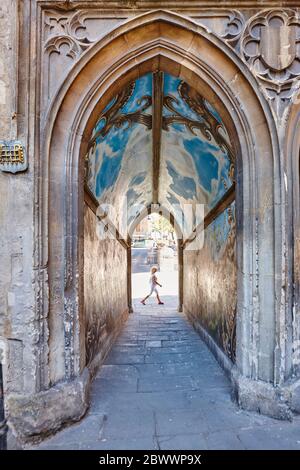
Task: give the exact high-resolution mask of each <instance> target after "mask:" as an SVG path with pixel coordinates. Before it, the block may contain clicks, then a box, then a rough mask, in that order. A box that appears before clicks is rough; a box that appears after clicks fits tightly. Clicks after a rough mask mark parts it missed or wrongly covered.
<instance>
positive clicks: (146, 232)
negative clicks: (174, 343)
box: [131, 213, 179, 306]
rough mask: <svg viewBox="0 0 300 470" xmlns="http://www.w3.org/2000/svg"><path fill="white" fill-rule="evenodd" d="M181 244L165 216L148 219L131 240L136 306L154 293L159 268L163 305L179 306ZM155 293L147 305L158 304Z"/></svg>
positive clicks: (141, 222) (136, 230)
mask: <svg viewBox="0 0 300 470" xmlns="http://www.w3.org/2000/svg"><path fill="white" fill-rule="evenodd" d="M178 264H179V263H178V241H177V235H176V232H175V229H174V226H172V224H171V223H170V221H169V220H167V218H165V217H164V216H162V215H160V214H158V213H153V214H149V215H147V216H146V217H145V218H144V219H143V220H142V221H140V222H139V223H138V224H137V226H136V227H135V230H134V233H133V236H132V237H131V285H132V302H133V305H135V304H137V303H138V302H140V301H141V299H143V298H144V297H145V296H146V295H148V294H149V292H150V290H151V289H150V287H151V286H150V277H151V275H150V271H151V269H152V268H154V267H155V268H157V278H158V282H159V283H161V285H162V287H161V288H160V287H159V286H158V293H159V296H160V298H161V300H162V301H163V302H165V303H166V304H169V305H172V306H173V305H176V306H177V305H178V293H179V268H178ZM156 300H157V299H156V296H155V292H153V293H152V295H151V296H150V298H149V299H148V300H147V303H149V304H153V303H154V302H156Z"/></svg>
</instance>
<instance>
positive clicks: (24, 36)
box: [0, 0, 300, 446]
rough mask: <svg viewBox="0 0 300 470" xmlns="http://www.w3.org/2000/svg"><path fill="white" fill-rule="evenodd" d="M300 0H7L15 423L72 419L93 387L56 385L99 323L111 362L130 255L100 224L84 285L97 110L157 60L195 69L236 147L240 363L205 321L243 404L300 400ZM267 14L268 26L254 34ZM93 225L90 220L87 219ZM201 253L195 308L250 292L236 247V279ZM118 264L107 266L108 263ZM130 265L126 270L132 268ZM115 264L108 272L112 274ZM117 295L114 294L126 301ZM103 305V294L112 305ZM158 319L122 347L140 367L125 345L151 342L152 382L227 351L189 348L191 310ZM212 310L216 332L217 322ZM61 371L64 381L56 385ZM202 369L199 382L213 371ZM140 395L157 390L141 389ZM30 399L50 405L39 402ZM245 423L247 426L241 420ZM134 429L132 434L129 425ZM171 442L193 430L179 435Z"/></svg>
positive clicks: (10, 372)
mask: <svg viewBox="0 0 300 470" xmlns="http://www.w3.org/2000/svg"><path fill="white" fill-rule="evenodd" d="M283 3H284V6H283ZM296 3H297V2H295V1H292V0H287V1H285V2H281V1H271V0H270V1H267V2H263V5H262V2H256V1H254V0H249V1H248V3H247V5H248V7H247V8H246V7H245V5H244V2H242V1H241V2H238V1H231V0H226V1H224V2H222V8H220V2H218V1H217V0H216V1H215V0H212V1H210V2H209V7H208V6H207V5H208V4H207V2H202V0H199V2H197V5H195V2H189V1H187V2H183V3H182V4H180V5H175V3H174V2H171V1H170V0H161V1H158V2H154V1H151V0H147V1H146V0H145V1H143V0H141V1H136V2H131V1H128V2H122V5H121V6H122V8H121V9H118V12H117V13H116V11H114V9H115V8H116V3H115V2H110V1H105V2H104V1H101V0H99V1H98V0H93V1H92V2H90V1H88V0H87V1H86V2H85V1H84V0H82V1H81V2H76V1H70V2H65V1H63V0H61V1H60V0H57V1H49V0H39V1H37V0H30V1H23V2H17V1H16V0H13V1H12V0H2V1H1V6H0V65H1V67H0V117H1V128H0V138H1V139H4V140H11V139H18V140H20V141H21V142H22V143H23V144H24V145H25V146H26V152H27V154H28V157H29V167H28V170H27V171H26V172H24V173H20V174H16V175H10V174H3V173H0V188H1V205H0V220H1V223H0V232H1V234H0V257H1V266H0V339H1V350H2V349H3V351H1V355H2V358H1V361H2V362H3V365H4V379H5V398H6V406H7V411H8V414H9V415H10V416H11V417H12V422H13V421H14V420H15V421H14V422H15V430H16V432H17V429H19V430H20V433H23V432H24V433H25V434H24V436H25V437H26V438H27V436H29V435H30V433H32V434H34V433H35V434H38V432H42V433H44V432H46V431H45V430H44V428H45V427H46V426H47V425H49V430H50V429H57V428H58V427H59V426H60V425H61V423H62V422H64V421H68V420H69V418H70V419H72V416H77V417H78V416H79V415H80V413H81V412H83V407H81V408H80V406H79V405H78V406H79V408H78V410H79V411H78V413H79V414H78V413H77V411H75V410H74V408H72V406H71V404H70V408H66V409H63V407H61V408H59V404H57V405H56V404H55V403H54V398H53V396H56V395H57V393H58V392H57V390H60V392H61V393H62V394H63V396H73V395H72V391H71V388H68V385H66V389H65V391H64V390H63V384H68V383H69V382H68V380H69V379H70V378H71V377H79V376H80V373H81V371H82V370H83V368H84V366H85V365H86V331H85V330H86V328H85V327H86V326H87V329H88V331H89V332H92V336H93V338H94V339H95V341H93V345H91V342H90V344H89V347H88V348H87V349H88V350H89V360H91V362H90V368H91V369H93V370H96V367H97V365H98V364H99V363H100V362H101V361H103V358H104V356H105V354H106V353H107V351H108V350H109V347H110V346H111V342H112V340H113V339H114V338H115V334H117V332H118V331H119V330H120V328H121V325H122V322H123V321H124V320H125V318H126V315H127V311H126V309H127V307H128V305H127V299H126V292H125V284H124V282H123V281H124V279H125V277H124V276H125V271H126V267H125V262H124V253H123V254H121V248H120V247H119V246H118V245H117V243H118V242H112V245H113V246H111V248H108V246H107V245H105V244H103V246H102V247H101V246H97V247H96V245H95V244H94V241H92V240H91V239H89V238H88V236H87V237H86V240H85V243H86V244H87V245H88V247H87V250H88V252H89V255H90V258H89V259H87V261H88V263H89V264H88V265H89V269H90V279H89V282H90V287H91V289H89V286H88V284H86V285H84V240H83V238H84V237H83V235H84V227H83V225H84V202H83V201H84V194H83V192H84V190H83V160H84V155H85V154H86V147H87V142H88V140H89V137H90V133H91V130H92V129H93V128H94V126H95V122H96V120H97V116H98V115H99V114H98V112H99V110H101V109H103V106H105V105H106V104H107V103H108V102H109V100H110V99H111V98H112V97H113V96H115V95H116V94H117V93H119V92H120V90H122V89H123V87H124V86H126V85H128V81H130V80H135V79H137V77H141V76H143V75H144V74H145V73H148V72H150V71H153V70H162V71H164V72H167V73H172V74H174V75H175V76H176V77H180V78H181V79H182V80H185V81H186V82H187V83H191V84H192V85H193V87H194V88H195V90H196V91H197V92H199V93H201V95H202V96H205V98H206V99H207V100H208V101H209V102H211V103H212V104H213V106H215V108H216V110H217V111H218V113H219V114H220V116H221V119H222V121H224V122H225V123H226V126H227V128H228V132H229V134H230V140H231V141H232V144H233V146H234V148H235V152H236V156H237V166H236V175H235V176H236V194H237V197H236V211H237V212H236V214H237V217H236V247H237V251H236V254H237V259H236V260H235V261H236V266H237V268H238V269H237V273H236V274H237V315H236V319H237V335H236V336H237V348H236V369H234V370H231V369H230V364H229V362H228V360H227V359H226V357H225V356H224V355H222V354H221V353H220V352H219V351H218V348H217V346H216V344H215V343H214V342H213V341H212V340H211V338H208V335H207V333H206V336H205V335H204V333H203V332H202V333H203V335H202V336H203V337H204V336H205V338H206V340H207V342H208V343H209V344H210V346H211V347H212V349H213V350H214V352H215V354H216V355H217V357H218V359H219V362H220V363H222V364H223V366H224V367H225V368H226V369H227V371H228V372H229V373H232V381H233V383H234V384H235V391H236V393H237V395H238V397H237V398H238V400H239V402H240V404H241V406H243V407H245V408H248V409H252V410H260V412H261V413H267V414H269V415H274V416H276V417H279V418H289V417H290V410H293V411H295V412H299V411H300V405H299V401H300V400H299V384H298V382H299V374H300V366H299V364H300V341H299V338H300V307H299V306H300V274H299V264H300V263H299V256H300V249H299V247H300V243H299V240H300V236H299V234H300V216H299V214H300V207H299V200H300V198H299V187H300V185H299V148H300V137H299V136H300V105H299V103H300V100H299V84H300V80H299V78H300V72H299V51H298V49H297V42H299V6H298V5H296ZM50 4H51V6H52V7H51V8H49V5H50ZM203 5H204V6H203ZM58 7H59V8H58ZM61 7H63V8H61ZM69 7H70V8H69ZM110 8H112V10H110ZM99 15H100V16H99ZM255 28H256V29H255ZM113 30H114V31H113ZM253 31H254V34H257V37H256V39H255V41H254V43H255V44H253V41H252V39H253V38H252V34H253ZM270 46H271V47H270ZM252 47H253V48H254V49H253V50H252ZM137 51H138V53H137ZM83 52H84V54H83ZM297 94H298V95H297ZM88 225H89V221H88V222H87V226H86V231H89V228H88ZM90 228H91V227H90ZM86 235H88V234H86ZM117 246H118V248H116V247H117ZM104 252H105V253H106V254H107V255H109V256H111V257H112V258H113V259H114V260H115V263H117V268H116V270H115V271H114V270H113V267H112V266H111V265H110V264H109V262H107V263H106V265H105V263H104V262H103V259H101V261H100V260H98V257H101V258H104ZM231 254H232V253H231ZM192 257H193V256H191V258H192ZM187 258H188V256H187V257H186V273H185V277H186V280H187V279H189V276H190V278H191V282H190V283H189V282H186V283H185V285H186V286H185V295H186V305H187V307H191V308H188V309H187V310H190V311H191V312H192V313H193V318H194V319H195V320H196V321H195V326H197V325H198V324H199V325H200V322H199V321H198V319H199V317H200V314H201V312H202V313H203V309H204V308H205V309H206V310H207V311H208V310H210V312H211V313H213V314H214V313H215V312H213V307H214V306H213V305H212V304H213V303H214V302H215V303H216V305H218V310H219V312H218V313H220V306H221V307H222V308H223V306H229V307H230V308H229V310H230V312H231V313H232V308H231V306H232V305H233V304H234V301H235V298H234V294H235V292H234V289H230V288H228V286H230V287H232V286H233V285H234V283H235V280H234V277H235V269H234V268H235V266H234V267H233V263H231V261H230V262H228V264H226V263H225V262H224V265H223V267H224V272H226V276H227V279H231V276H232V279H231V282H230V283H228V284H226V283H225V281H224V280H223V279H222V273H221V274H220V272H219V273H217V274H218V275H217V276H216V275H215V274H216V273H215V266H212V265H211V264H209V263H207V262H206V266H207V267H208V273H206V274H207V276H208V277H207V278H206V280H205V279H203V275H204V273H203V272H201V271H200V270H199V266H198V265H197V262H196V261H198V264H199V263H200V262H202V261H203V259H202V258H201V256H200V255H197V257H195V258H194V259H191V260H188V259H187ZM229 259H230V257H227V261H228V260H229ZM231 260H232V259H231ZM98 261H99V263H98ZM97 267H99V269H97ZM212 268H214V269H212ZM231 268H233V269H232V270H231ZM213 272H214V279H215V282H218V283H219V285H218V289H219V293H220V296H217V298H216V291H214V292H212V296H211V297H212V298H211V299H210V298H209V292H208V289H207V292H205V293H204V294H203V292H202V294H203V295H202V297H201V298H202V300H203V301H204V302H205V303H206V305H205V307H204V306H203V305H201V304H199V296H197V290H198V289H199V288H200V287H201V288H202V291H203V290H204V288H205V290H206V288H207V287H208V285H209V282H208V278H209V275H210V274H212V273H213ZM104 273H105V279H103V278H101V276H103V274H104ZM87 274H88V273H87ZM117 274H120V276H121V277H122V283H118V282H116V280H115V279H116V277H117ZM226 276H224V277H226ZM87 278H89V275H87ZM91 279H92V280H93V282H94V284H93V283H92V282H91ZM106 281H107V282H106ZM100 282H101V285H102V287H103V290H102V291H101V292H100V289H99V290H97V292H96V289H95V287H96V286H97V284H98V283H99V284H100ZM112 283H113V284H114V289H112V288H111V286H112ZM224 284H226V286H224ZM224 287H225V289H224ZM84 294H85V297H86V302H85V301H84ZM108 296H110V297H111V298H112V299H113V301H112V303H111V304H109V303H108ZM84 304H85V305H84ZM97 305H101V308H99V311H97V308H98V307H97ZM85 308H86V311H85ZM110 309H111V311H110ZM187 310H186V311H187ZM200 310H201V312H200ZM223 313H224V312H221V316H222V314H223ZM227 313H228V312H227ZM141 316H143V314H141ZM145 316H146V317H147V314H146V315H145ZM219 316H220V315H219ZM87 317H88V319H87ZM117 318H118V319H119V321H117ZM226 318H228V315H227V316H226V315H225V316H224V319H225V320H226ZM112 319H113V320H112ZM104 323H105V326H104ZM108 323H109V324H110V326H109V325H108ZM154 323H155V322H153V319H152V320H151V322H150V323H149V324H148V325H146V326H145V327H144V328H141V329H140V328H139V325H137V324H135V329H134V331H133V332H132V335H131V336H130V335H129V339H131V341H133V342H137V343H138V346H137V348H136V349H135V350H133V351H131V354H130V355H129V354H128V356H127V358H125V359H124V349H123V348H124V346H125V344H123V346H122V347H121V348H120V349H119V350H116V351H115V352H114V354H113V355H112V359H111V361H112V365H113V364H117V365H119V366H120V367H126V361H127V362H128V361H129V362H130V361H131V360H135V367H136V369H137V370H139V371H140V370H141V368H143V367H144V369H143V370H144V371H145V376H144V378H143V381H141V384H142V385H143V386H145V387H146V386H147V387H148V386H150V385H151V383H150V381H149V375H151V374H152V373H153V371H154V370H155V368H157V374H158V378H157V381H156V382H155V383H156V385H157V386H158V387H161V388H162V389H163V388H164V386H165V385H164V383H163V380H162V379H161V376H162V375H163V374H164V373H166V374H167V375H168V374H170V375H171V374H173V375H175V376H176V374H177V372H178V369H177V366H176V367H175V366H174V361H177V360H178V361H180V371H181V377H185V376H186V374H187V375H188V376H189V371H190V369H193V370H194V373H195V374H196V373H197V374H198V373H200V372H201V371H200V367H199V363H201V364H203V365H205V366H207V368H205V370H206V372H208V370H209V367H211V359H209V358H207V357H205V354H203V349H201V348H200V349H201V350H200V349H199V351H198V352H197V351H196V350H195V351H194V348H195V345H194V344H193V345H192V343H190V345H188V346H187V347H186V348H185V347H183V346H182V347H180V348H179V347H178V351H177V352H176V348H177V346H176V344H177V342H178V341H188V340H189V335H190V333H185V332H181V331H180V328H181V326H180V327H179V328H177V329H176V328H175V329H174V330H173V327H170V324H167V323H166V324H164V325H163V322H162V323H158V325H154ZM202 325H203V324H202ZM162 326H164V327H162ZM200 326H201V325H200ZM206 326H207V325H206ZM208 326H209V330H210V332H213V333H214V332H215V330H216V329H217V328H218V325H212V324H210V325H208ZM102 327H103V329H102ZM106 328H107V331H106ZM152 328H153V330H154V329H155V334H154V331H152ZM214 328H215V329H214ZM150 330H151V331H150ZM200 330H201V328H200V327H199V331H200ZM229 330H230V331H233V330H232V329H230V328H229ZM149 331H150V334H149ZM113 332H114V333H113ZM195 334H196V333H195ZM216 336H218V335H216ZM216 336H215V337H216ZM219 336H220V335H219ZM193 339H194V338H193ZM126 340H128V338H127V339H126ZM227 340H228V338H227ZM227 340H226V341H227ZM146 341H155V342H162V344H161V347H156V348H155V349H156V351H152V350H151V351H147V348H146V343H145V342H146ZM165 341H166V342H170V343H171V344H169V346H168V348H169V349H166V350H165V351H164V352H163V353H162V354H159V353H158V354H157V350H163V349H164V346H166V345H164V342H165ZM174 342H175V344H174ZM227 342H228V341H227ZM157 344H158V343H157ZM219 344H220V342H219ZM2 345H3V346H2ZM174 347H175V350H174V349H173V348H174ZM133 349H134V348H133ZM148 349H151V348H148ZM153 349H154V348H153ZM196 349H197V348H196ZM145 350H146V353H144V351H145ZM2 353H3V354H2ZM126 354H127V353H126V351H125V355H126ZM202 361H203V362H202ZM145 362H147V364H145ZM122 364H124V366H123V365H122ZM176 364H177V362H176ZM245 377H247V379H245ZM244 379H245V380H244ZM291 379H292V380H294V381H295V384H294V385H291V383H290V381H291ZM78 380H79V381H80V379H78ZM99 381H100V380H99ZM58 382H61V385H57V386H58V389H56V388H55V387H56V384H57V383H58ZM75 382H76V380H75ZM103 382H105V387H108V382H109V380H108V379H107V378H103ZM189 383H193V386H194V385H195V384H196V386H197V387H199V388H201V380H199V377H198V378H197V380H196V381H195V379H194V378H193V382H192V380H191V382H189ZM125 384H126V385H125ZM130 384H131V382H130V380H129V379H128V380H126V379H124V388H126V387H127V390H128V394H131V393H132V395H133V396H134V397H135V396H136V395H140V394H139V393H135V392H133V391H132V390H131V388H130V387H131V385H130ZM172 384H173V385H176V380H174V379H172ZM53 386H54V389H53V390H54V391H53V396H52V389H51V387H53ZM49 387H50V388H49ZM70 387H71V385H70ZM105 387H104V388H105ZM48 388H49V390H48ZM75 388H76V387H75ZM114 388H115V389H116V388H117V385H116V382H114ZM221 388H222V387H221V386H220V384H219V383H217V384H216V383H215V382H214V381H212V382H211V384H210V387H207V390H208V389H209V392H207V393H206V394H205V398H206V399H208V398H209V395H210V396H212V395H213V396H214V397H215V398H216V399H218V400H220V402H221V403H224V400H225V399H224V393H223V391H224V390H222V391H220V389H221ZM41 390H45V391H43V392H41ZM60 392H59V393H60ZM146 393H148V392H145V394H146ZM46 394H49V397H50V398H49V404H51V406H52V407H53V409H54V410H55V412H54V415H53V420H52V418H49V417H48V418H47V417H46V416H45V414H43V413H44V403H45V400H46V396H47V395H46ZM64 394H65V395H64ZM150 395H151V394H150V393H149V396H147V403H146V404H147V406H148V407H151V408H153V407H154V406H155V404H156V402H159V403H160V405H159V406H161V407H163V406H165V407H167V408H168V407H170V405H171V404H172V405H174V406H175V407H177V406H178V407H180V406H182V407H184V406H186V405H187V404H189V403H190V402H191V401H192V400H195V401H198V402H199V401H200V394H199V391H194V390H192V391H191V392H190V393H189V394H188V395H187V394H186V393H185V391H172V392H170V393H169V392H168V393H167V392H163V391H160V392H153V393H152V395H151V396H150ZM28 397H30V399H29V398H28ZM43 397H44V398H43ZM51 397H52V398H51ZM127 398H128V397H127ZM132 398H133V397H132ZM103 399H104V401H105V403H110V401H109V400H112V399H114V400H120V403H123V404H124V403H125V406H126V405H127V404H128V403H127V402H124V401H122V400H124V398H123V397H120V396H117V395H115V394H114V393H113V394H112V396H111V397H109V396H108V394H107V393H106V394H104V397H103ZM136 400H137V403H138V404H139V405H141V401H140V398H139V396H138V397H136ZM75 402H76V399H75ZM170 402H171V403H170ZM32 403H35V405H36V409H35V410H34V412H33V410H32V408H31V404H32ZM206 403H207V402H206ZM49 406H50V405H49ZM56 406H57V408H56ZM95 406H97V407H99V406H100V405H99V404H98V403H97V404H96V405H95ZM101 406H102V405H101ZM145 406H146V405H145ZM23 407H24V422H23V423H22V419H23V418H22V417H23ZM16 410H18V414H16ZM31 413H33V414H32V416H31ZM76 413H77V414H76ZM68 416H69V418H68ZM48 419H49V420H50V421H47V420H48ZM76 419H77V418H76ZM34 420H35V421H34ZM34 423H36V430H35V431H34V429H33V428H34V426H35V424H34ZM47 423H48V424H47ZM202 437H203V436H202ZM246 437H247V436H246ZM229 440H230V441H231V442H232V443H234V442H235V439H234V438H232V440H231V439H229ZM113 441H114V444H112V445H115V446H116V445H121V444H120V442H121V441H118V440H117V439H113ZM117 442H118V443H119V444H118V443H117ZM122 442H123V445H128V446H130V445H131V444H130V443H128V441H126V439H124V440H122ZM173 442H174V443H175V442H178V440H177V439H176V438H175V437H174V441H173ZM194 442H197V438H195V441H194ZM201 442H202V441H201ZM146 443H148V444H149V445H154V446H155V445H157V441H155V444H153V439H152V437H151V438H149V439H148V438H147V439H146V440H143V439H141V441H140V442H139V443H138V442H136V445H146ZM151 443H152V444H151ZM75 445H76V444H75V443H74V446H75ZM103 445H104V444H103ZM105 445H108V444H107V443H106V444H105ZM174 445H175V444H174ZM176 445H177V444H176ZM232 445H234V444H232ZM295 445H296V444H295ZM249 446H252V444H251V443H249Z"/></svg>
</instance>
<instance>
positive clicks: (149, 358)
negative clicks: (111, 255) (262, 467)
mask: <svg viewBox="0 0 300 470" xmlns="http://www.w3.org/2000/svg"><path fill="white" fill-rule="evenodd" d="M165 300H166V303H165V305H164V306H157V305H156V304H155V303H154V299H153V298H152V299H150V302H149V304H148V305H147V306H145V307H143V306H142V305H141V304H139V303H136V305H135V313H134V314H132V315H131V316H130V317H129V321H128V323H127V325H126V326H125V328H124V330H123V332H122V334H121V335H120V337H119V338H118V340H117V342H116V343H115V345H114V347H113V349H112V351H111V352H110V354H109V355H108V357H107V359H106V361H105V365H104V366H103V367H102V368H101V370H100V372H99V373H98V376H97V378H96V379H95V381H94V383H93V387H92V395H91V406H90V410H89V412H88V414H87V415H86V417H85V418H84V419H83V420H82V421H81V422H80V423H78V424H75V425H72V426H70V427H69V428H67V429H65V430H64V431H61V432H59V433H58V434H56V435H55V436H54V437H52V438H50V439H48V440H47V441H44V442H43V443H42V444H40V445H39V446H36V447H35V448H36V449H82V450H84V449H99V450H100V449H103V450H112V449H122V450H124V449H130V450H132V449H147V450H152V449H162V450H175V449H179V450H183V449H185V450H193V449H194V450H195V449H298V450H299V449H300V418H295V419H294V421H293V422H292V423H290V422H283V421H278V420H274V419H271V418H268V417H265V416H261V415H258V414H255V413H250V412H245V411H242V410H240V409H239V408H238V407H237V406H236V405H235V404H234V403H233V402H232V401H231V399H230V384H229V382H228V380H227V378H226V377H225V375H224V373H223V371H222V370H221V368H220V367H219V365H218V364H217V362H216V361H215V359H214V357H213V356H212V354H211V353H210V352H209V350H208V349H207V347H206V345H205V344H204V343H203V342H202V340H201V339H200V338H199V336H198V334H197V333H196V332H195V331H194V330H193V328H192V327H191V325H190V324H189V323H188V322H187V320H186V319H185V317H184V315H183V314H178V313H177V311H176V305H177V302H176V297H172V296H170V297H167V298H165Z"/></svg>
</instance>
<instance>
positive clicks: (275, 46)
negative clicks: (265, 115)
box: [241, 9, 300, 113]
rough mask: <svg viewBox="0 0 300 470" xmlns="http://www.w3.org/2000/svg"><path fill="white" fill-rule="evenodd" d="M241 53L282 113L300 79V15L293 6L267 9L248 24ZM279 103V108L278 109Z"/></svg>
mask: <svg viewBox="0 0 300 470" xmlns="http://www.w3.org/2000/svg"><path fill="white" fill-rule="evenodd" d="M241 53H242V56H243V58H244V60H245V61H246V62H247V64H248V65H249V67H250V69H251V71H252V73H253V74H254V75H255V76H256V77H257V78H258V79H259V80H260V81H261V83H262V84H263V85H264V90H265V91H266V94H267V96H268V98H269V99H271V100H272V101H274V103H276V108H277V111H278V112H279V113H280V111H281V110H282V109H280V107H281V108H282V103H279V101H282V100H283V101H285V100H287V99H289V98H291V96H292V94H293V91H294V87H295V85H297V81H298V80H299V78H300V16H299V12H297V11H295V10H292V9H274V10H264V11H262V12H260V13H257V14H256V15H255V16H253V17H252V18H251V19H250V21H249V22H248V24H247V27H246V29H245V31H244V34H243V38H242V41H241ZM278 106H279V108H278Z"/></svg>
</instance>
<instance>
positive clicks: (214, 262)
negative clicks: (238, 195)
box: [184, 203, 237, 361]
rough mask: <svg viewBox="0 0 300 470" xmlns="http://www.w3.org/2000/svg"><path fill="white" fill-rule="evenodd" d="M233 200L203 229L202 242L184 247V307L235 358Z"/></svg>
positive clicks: (235, 270) (192, 319)
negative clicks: (197, 247) (193, 248)
mask: <svg viewBox="0 0 300 470" xmlns="http://www.w3.org/2000/svg"><path fill="white" fill-rule="evenodd" d="M235 245H236V244H235V210H234V203H233V204H232V205H231V206H230V207H229V208H228V209H226V210H225V211H224V212H223V213H221V214H220V215H219V216H218V217H217V219H216V220H215V221H214V222H212V223H211V224H210V225H209V226H208V227H207V228H206V230H205V235H204V246H203V248H202V249H201V250H198V251H188V250H185V251H184V311H185V313H186V314H187V316H188V317H189V319H190V320H191V322H192V323H193V324H194V326H195V328H196V329H197V327H198V326H199V324H200V325H201V326H202V327H203V328H204V329H205V330H206V331H207V332H208V333H209V335H211V336H212V338H213V339H214V340H215V342H216V343H217V344H218V346H219V347H220V348H221V349H222V350H223V351H224V352H225V353H226V355H227V356H228V357H229V358H230V359H231V360H232V361H234V360H235V346H236V345H235V341H236V302H237V301H236V277H237V269H236V246H235Z"/></svg>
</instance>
